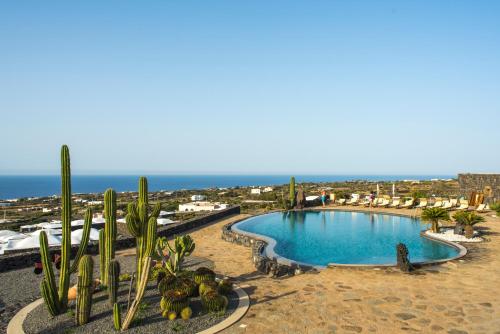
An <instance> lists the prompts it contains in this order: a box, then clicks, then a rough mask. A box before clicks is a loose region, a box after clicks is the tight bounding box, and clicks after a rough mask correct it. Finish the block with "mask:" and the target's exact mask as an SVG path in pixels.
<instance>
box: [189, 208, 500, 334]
mask: <svg viewBox="0 0 500 334" xmlns="http://www.w3.org/2000/svg"><path fill="white" fill-rule="evenodd" d="M342 208H347V207H342ZM349 209H353V210H356V209H357V208H356V207H354V208H349ZM377 211H384V212H391V211H392V212H395V213H406V214H414V211H413V210H406V211H405V210H397V209H392V210H391V209H379V210H377ZM242 217H244V215H239V216H237V217H232V218H229V219H226V220H224V221H220V222H218V223H216V224H213V225H211V226H208V227H205V228H203V229H200V230H197V231H194V232H192V233H191V235H192V236H193V237H194V239H195V241H196V250H195V252H194V255H196V256H201V257H206V258H208V259H210V260H212V261H214V263H215V269H216V271H217V272H219V273H223V274H225V275H228V276H232V277H235V278H236V279H237V281H239V282H240V283H241V285H243V286H246V288H245V290H246V291H247V292H248V293H249V295H250V297H251V307H250V310H249V311H248V313H247V314H246V315H245V317H244V318H243V319H241V320H240V321H239V322H238V323H236V324H235V325H233V326H232V327H230V328H228V329H226V330H225V331H224V333H368V332H372V333H404V332H420V333H434V332H436V333H451V334H459V333H500V296H499V295H500V219H499V218H492V217H491V216H488V218H487V219H488V221H487V222H486V223H484V224H482V232H483V233H484V236H485V238H486V242H483V243H480V244H470V245H467V244H466V247H467V248H468V250H469V253H468V254H467V255H466V257H464V258H462V259H460V260H455V261H452V262H448V263H445V264H442V265H436V266H432V267H426V268H425V269H421V270H419V271H417V272H416V273H414V274H410V275H408V274H404V273H401V272H399V271H397V270H396V269H392V268H391V269H382V270H375V269H348V268H330V269H325V270H323V271H321V272H320V273H317V274H304V275H300V276H295V277H291V278H285V279H272V278H270V277H267V276H265V275H261V274H259V273H257V272H256V271H255V269H254V267H253V265H252V262H251V251H250V249H249V248H246V247H243V246H238V245H234V244H231V243H228V242H225V241H223V240H222V239H221V228H222V226H223V225H224V224H226V223H228V222H230V221H234V220H236V219H241V218H242Z"/></svg>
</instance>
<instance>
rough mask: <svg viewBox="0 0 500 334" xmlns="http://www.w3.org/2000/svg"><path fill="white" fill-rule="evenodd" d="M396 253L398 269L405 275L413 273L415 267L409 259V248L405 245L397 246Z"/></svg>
mask: <svg viewBox="0 0 500 334" xmlns="http://www.w3.org/2000/svg"><path fill="white" fill-rule="evenodd" d="M396 253H397V265H398V268H399V269H400V270H401V271H403V272H405V273H409V272H410V271H413V265H412V264H411V262H410V260H409V259H408V248H407V247H406V245H405V244H403V243H399V244H398V245H397V246H396Z"/></svg>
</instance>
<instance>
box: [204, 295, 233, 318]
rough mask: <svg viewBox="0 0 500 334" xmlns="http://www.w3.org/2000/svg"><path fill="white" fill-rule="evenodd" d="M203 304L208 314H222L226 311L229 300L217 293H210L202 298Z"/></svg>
mask: <svg viewBox="0 0 500 334" xmlns="http://www.w3.org/2000/svg"><path fill="white" fill-rule="evenodd" d="M201 303H202V304H203V307H204V308H205V309H206V310H207V311H208V312H214V313H220V312H225V311H226V308H227V304H228V300H227V298H226V296H222V295H219V294H218V293H217V292H216V291H208V292H207V293H205V294H204V295H202V296H201Z"/></svg>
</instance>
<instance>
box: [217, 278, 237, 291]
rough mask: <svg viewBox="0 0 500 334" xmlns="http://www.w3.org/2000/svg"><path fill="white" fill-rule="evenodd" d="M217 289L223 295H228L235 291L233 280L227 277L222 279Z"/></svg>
mask: <svg viewBox="0 0 500 334" xmlns="http://www.w3.org/2000/svg"><path fill="white" fill-rule="evenodd" d="M217 291H218V292H219V293H220V294H222V295H228V294H230V293H231V291H233V282H232V280H230V279H228V278H225V279H223V280H220V282H219V287H218V289H217Z"/></svg>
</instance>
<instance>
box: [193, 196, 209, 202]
mask: <svg viewBox="0 0 500 334" xmlns="http://www.w3.org/2000/svg"><path fill="white" fill-rule="evenodd" d="M206 199H207V196H205V195H193V196H191V200H192V201H196V202H197V201H204V200H206Z"/></svg>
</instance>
